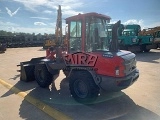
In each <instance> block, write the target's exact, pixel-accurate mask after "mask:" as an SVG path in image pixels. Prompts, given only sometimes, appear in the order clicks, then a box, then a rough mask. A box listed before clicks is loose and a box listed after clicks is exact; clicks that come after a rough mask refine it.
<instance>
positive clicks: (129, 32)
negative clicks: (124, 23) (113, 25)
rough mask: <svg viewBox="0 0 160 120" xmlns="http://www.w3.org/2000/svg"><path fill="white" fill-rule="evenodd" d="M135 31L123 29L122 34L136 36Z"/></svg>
mask: <svg viewBox="0 0 160 120" xmlns="http://www.w3.org/2000/svg"><path fill="white" fill-rule="evenodd" d="M134 35H135V32H134V31H123V33H122V36H134Z"/></svg>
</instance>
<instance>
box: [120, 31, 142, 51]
mask: <svg viewBox="0 0 160 120" xmlns="http://www.w3.org/2000/svg"><path fill="white" fill-rule="evenodd" d="M138 43H139V39H138V37H137V35H136V32H135V31H134V30H133V29H124V30H123V31H122V35H121V36H119V45H120V49H122V50H130V51H138V50H139V49H140V48H139V46H138Z"/></svg>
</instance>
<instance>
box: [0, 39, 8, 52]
mask: <svg viewBox="0 0 160 120" xmlns="http://www.w3.org/2000/svg"><path fill="white" fill-rule="evenodd" d="M6 50H7V42H6V39H5V38H4V37H0V53H4V52H5V51H6Z"/></svg>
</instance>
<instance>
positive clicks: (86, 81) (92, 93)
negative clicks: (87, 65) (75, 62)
mask: <svg viewBox="0 0 160 120" xmlns="http://www.w3.org/2000/svg"><path fill="white" fill-rule="evenodd" d="M69 88H70V92H71V95H72V96H73V98H74V99H75V100H76V101H78V102H80V103H83V104H90V103H92V102H93V101H95V100H96V98H97V97H98V94H99V90H100V88H99V87H98V86H97V85H96V84H95V82H94V80H93V78H92V76H91V75H90V74H89V73H87V72H86V71H76V72H72V73H71V76H70V77H69Z"/></svg>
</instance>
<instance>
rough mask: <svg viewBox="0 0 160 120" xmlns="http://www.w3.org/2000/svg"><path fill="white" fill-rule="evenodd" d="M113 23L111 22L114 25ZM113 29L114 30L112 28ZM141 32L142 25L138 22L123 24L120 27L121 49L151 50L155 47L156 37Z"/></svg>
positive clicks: (133, 50)
mask: <svg viewBox="0 0 160 120" xmlns="http://www.w3.org/2000/svg"><path fill="white" fill-rule="evenodd" d="M112 25H113V24H111V26H112ZM122 26H123V27H122ZM110 31H112V30H110ZM140 33H141V26H140V25H138V24H130V25H123V24H122V25H121V27H119V29H118V39H119V47H120V49H121V50H129V51H132V52H149V51H150V49H155V48H156V45H155V44H154V39H153V36H152V35H145V34H143V35H142V34H140Z"/></svg>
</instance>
